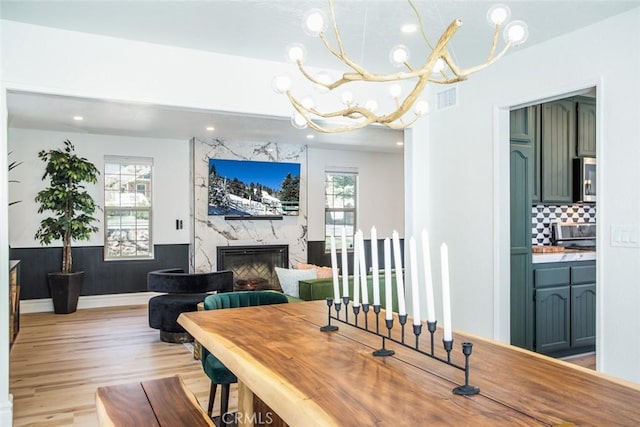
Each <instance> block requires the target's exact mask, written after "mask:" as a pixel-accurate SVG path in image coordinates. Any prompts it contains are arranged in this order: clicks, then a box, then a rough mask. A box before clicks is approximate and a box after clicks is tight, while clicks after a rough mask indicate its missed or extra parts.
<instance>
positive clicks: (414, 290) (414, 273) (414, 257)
mask: <svg viewBox="0 0 640 427" xmlns="http://www.w3.org/2000/svg"><path fill="white" fill-rule="evenodd" d="M409 259H410V262H411V294H412V295H411V300H412V301H413V324H414V325H419V324H420V292H419V290H418V254H417V253H416V240H415V239H414V238H413V236H411V237H410V238H409Z"/></svg>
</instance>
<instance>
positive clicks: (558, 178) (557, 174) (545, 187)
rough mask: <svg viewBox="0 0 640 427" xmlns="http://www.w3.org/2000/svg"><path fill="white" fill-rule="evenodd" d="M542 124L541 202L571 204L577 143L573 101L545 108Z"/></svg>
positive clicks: (546, 104) (554, 102) (545, 106)
mask: <svg viewBox="0 0 640 427" xmlns="http://www.w3.org/2000/svg"><path fill="white" fill-rule="evenodd" d="M541 121H542V135H541V143H542V146H541V149H540V153H541V162H540V163H541V185H540V190H541V201H542V202H543V203H562V204H565V203H572V202H573V187H572V184H571V182H572V173H571V163H572V159H573V152H574V147H575V141H576V139H575V109H574V103H573V100H572V99H562V100H559V101H553V102H548V103H545V104H542V119H541Z"/></svg>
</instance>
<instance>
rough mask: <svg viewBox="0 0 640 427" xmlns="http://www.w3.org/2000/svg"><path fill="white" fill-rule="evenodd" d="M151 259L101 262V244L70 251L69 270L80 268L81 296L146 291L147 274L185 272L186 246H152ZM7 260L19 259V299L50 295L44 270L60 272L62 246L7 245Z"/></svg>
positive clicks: (102, 260) (102, 254)
mask: <svg viewBox="0 0 640 427" xmlns="http://www.w3.org/2000/svg"><path fill="white" fill-rule="evenodd" d="M154 252H155V259H152V260H130V261H105V260H104V248H103V247H102V246H80V247H75V248H73V250H72V256H73V269H74V270H75V271H84V284H83V286H82V292H81V295H107V294H122V293H130V292H146V291H147V273H148V272H150V271H153V270H159V269H163V268H182V269H184V270H185V271H189V245H188V244H176V245H155V246H154ZM10 254H11V259H18V260H20V273H21V275H20V282H21V283H20V285H21V288H20V294H21V295H20V299H23V300H28V299H37V298H51V294H50V293H49V286H48V285H47V273H52V272H56V271H60V265H61V264H62V248H60V247H38V248H11V252H10Z"/></svg>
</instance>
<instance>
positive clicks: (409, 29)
mask: <svg viewBox="0 0 640 427" xmlns="http://www.w3.org/2000/svg"><path fill="white" fill-rule="evenodd" d="M400 31H402V32H403V33H404V34H413V33H415V32H416V31H418V26H417V25H416V24H404V25H403V26H402V27H401V28H400Z"/></svg>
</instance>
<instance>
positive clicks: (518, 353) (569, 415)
mask: <svg viewBox="0 0 640 427" xmlns="http://www.w3.org/2000/svg"><path fill="white" fill-rule="evenodd" d="M348 309H349V310H351V306H349V307H348ZM334 314H335V311H334ZM384 314H385V312H384V310H382V311H381V313H380V314H379V317H377V316H376V315H375V313H373V310H369V312H368V314H367V323H366V325H367V327H368V329H369V331H365V330H363V329H362V328H363V326H364V324H365V323H364V314H363V313H362V312H361V313H360V314H359V324H358V327H356V326H354V325H353V321H354V315H353V313H352V312H351V314H350V319H349V321H350V322H351V323H350V324H347V323H345V322H342V321H337V320H336V319H331V324H333V325H335V326H337V327H338V329H337V330H336V331H331V332H322V331H321V330H320V327H322V326H323V325H326V324H328V323H329V321H328V315H327V304H326V302H325V301H310V302H300V303H298V302H296V303H290V304H277V305H268V306H257V307H243V308H236V309H225V310H210V311H200V312H189V313H182V314H181V315H180V317H179V319H178V322H179V323H180V324H181V325H182V326H183V327H184V328H185V329H186V330H187V331H188V332H189V333H190V334H191V335H192V336H193V337H194V338H195V339H196V340H197V341H198V342H199V343H200V344H201V345H202V346H204V347H206V348H207V349H208V350H209V351H210V352H211V353H212V354H214V355H215V356H216V357H217V358H218V359H220V361H221V362H222V363H224V364H225V366H227V368H229V369H230V370H231V371H232V372H234V374H235V375H236V376H237V377H238V382H239V389H240V390H242V392H241V396H240V400H239V403H238V412H239V413H241V414H244V415H245V416H244V420H242V421H243V422H241V423H240V424H241V425H254V424H253V423H254V422H255V421H256V419H255V417H254V418H253V420H252V419H251V417H250V416H248V415H247V414H245V412H243V411H251V410H252V407H251V404H250V403H248V402H250V399H247V397H246V396H245V393H253V395H254V396H256V397H257V398H259V399H260V400H261V401H262V402H264V403H265V404H266V405H267V406H268V407H269V408H270V409H271V410H273V411H274V412H275V413H276V414H277V415H278V416H279V417H280V418H281V419H282V420H283V421H284V422H285V423H286V424H287V425H289V426H305V427H306V426H374V425H379V426H391V425H392V426H424V425H452V426H453V425H455V426H460V425H475V426H479V425H487V426H496V425H510V426H515V425H547V426H561V425H562V426H571V425H579V426H586V425H593V426H605V425H606V426H613V425H615V426H627V425H628V426H632V425H638V424H639V423H640V386H639V385H638V384H635V383H631V382H627V381H624V380H621V379H616V378H614V377H610V376H607V375H604V374H602V373H599V372H596V371H593V370H590V369H587V368H583V367H580V366H577V365H573V364H570V363H568V362H565V361H562V360H557V359H553V358H550V357H547V356H544V355H541V354H538V353H534V352H531V351H528V350H525V349H521V348H518V347H515V346H511V345H508V344H504V343H501V342H498V341H495V340H491V339H486V338H482V337H479V336H474V335H470V334H466V333H464V332H462V331H454V333H453V349H452V351H451V362H452V363H453V365H452V364H448V363H445V362H444V361H442V359H446V357H447V354H446V352H445V350H444V348H443V340H442V338H443V337H442V329H441V328H438V329H437V330H436V331H435V333H434V343H435V345H434V356H435V357H437V358H438V359H437V358H434V357H430V356H429V355H428V354H424V353H422V352H418V351H415V349H413V348H410V347H415V335H414V332H413V327H412V325H411V319H409V321H408V323H407V325H406V328H405V345H400V344H398V343H395V342H392V341H389V340H386V342H385V343H384V346H385V348H387V349H391V350H393V351H394V354H393V355H391V356H385V357H379V356H374V355H373V352H374V351H375V350H378V349H380V348H382V346H383V342H382V341H383V340H382V338H381V335H385V334H387V333H389V331H388V329H387V328H386V326H385V321H384ZM340 316H341V317H340V318H341V319H343V320H344V308H343V310H342V313H341V314H340ZM376 329H377V332H378V333H375V332H376ZM390 333H391V336H392V337H393V338H394V339H396V340H398V341H401V340H402V334H401V328H400V325H399V323H398V318H397V315H395V314H394V326H393V328H392V329H391V332H390ZM429 338H430V336H429V332H428V331H427V330H426V326H424V325H423V327H422V331H421V334H420V336H419V347H420V350H422V351H423V352H426V353H430V348H431V347H430V340H429ZM463 342H470V343H472V345H473V346H472V353H471V355H470V357H469V366H470V369H469V376H468V383H469V384H470V385H473V386H476V387H479V389H480V390H479V393H477V394H475V395H471V396H460V395H456V394H454V393H453V389H454V388H455V387H457V386H460V385H463V384H464V383H465V372H464V370H463V369H460V367H464V364H465V357H464V355H463V353H462V350H461V348H462V346H461V344H462V343H463Z"/></svg>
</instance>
